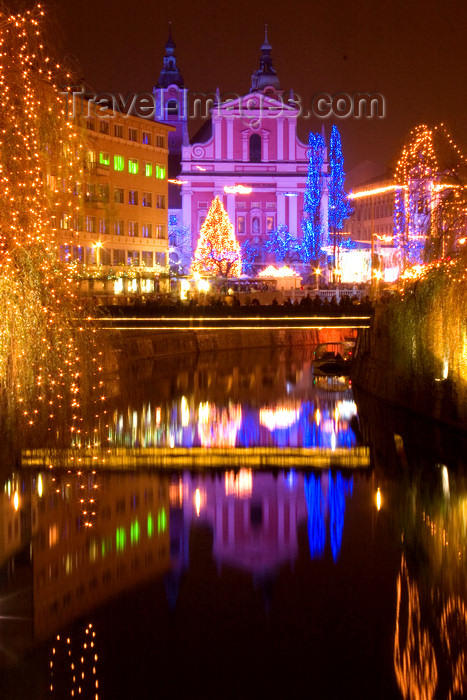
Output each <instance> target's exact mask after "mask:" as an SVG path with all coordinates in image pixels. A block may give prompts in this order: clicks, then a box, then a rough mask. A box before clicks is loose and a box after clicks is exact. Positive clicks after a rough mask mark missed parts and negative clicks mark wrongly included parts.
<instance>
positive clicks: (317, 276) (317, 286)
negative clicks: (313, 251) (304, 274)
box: [314, 267, 321, 289]
mask: <svg viewBox="0 0 467 700" xmlns="http://www.w3.org/2000/svg"><path fill="white" fill-rule="evenodd" d="M314 272H315V275H316V289H319V276H320V274H321V269H320V268H319V267H316V268H315V271H314Z"/></svg>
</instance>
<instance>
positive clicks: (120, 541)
mask: <svg viewBox="0 0 467 700" xmlns="http://www.w3.org/2000/svg"><path fill="white" fill-rule="evenodd" d="M125 545H126V532H125V528H124V527H118V528H117V531H116V533H115V546H116V549H117V552H122V551H123V550H124V549H125Z"/></svg>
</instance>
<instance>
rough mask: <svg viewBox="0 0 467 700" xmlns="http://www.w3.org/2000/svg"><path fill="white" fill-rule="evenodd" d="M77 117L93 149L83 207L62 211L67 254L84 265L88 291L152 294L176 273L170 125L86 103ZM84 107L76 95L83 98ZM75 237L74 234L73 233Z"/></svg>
mask: <svg viewBox="0 0 467 700" xmlns="http://www.w3.org/2000/svg"><path fill="white" fill-rule="evenodd" d="M80 105H81V109H79V110H78V114H77V117H76V118H77V122H78V123H79V124H80V126H81V127H82V128H83V130H84V136H85V138H86V141H87V144H86V148H87V153H86V158H85V163H84V175H83V182H82V183H81V185H80V186H81V188H82V190H81V194H82V197H81V201H82V207H81V211H80V213H79V214H78V215H76V216H70V215H69V214H67V213H63V214H59V215H58V217H57V218H58V220H57V222H56V226H57V232H58V243H59V246H60V256H61V258H62V260H66V261H69V262H72V263H74V264H75V265H76V267H75V273H76V276H77V278H78V279H79V280H80V288H81V290H82V291H85V292H86V291H91V292H95V293H104V294H106V293H108V294H115V293H116V294H119V293H138V292H141V293H144V292H147V293H149V292H152V291H154V290H158V289H159V283H160V276H161V274H163V273H166V272H167V271H168V216H167V211H168V190H167V173H168V133H169V131H171V130H173V128H172V127H170V126H167V125H166V124H159V123H158V122H154V121H152V120H149V119H142V118H140V117H135V116H130V115H127V114H124V113H119V112H115V111H107V112H106V114H105V116H100V115H98V114H97V113H96V106H95V104H94V103H93V102H87V101H85V100H84V101H81V102H80ZM75 112H76V99H75ZM71 232H72V233H73V235H72V236H71V237H70V233H71Z"/></svg>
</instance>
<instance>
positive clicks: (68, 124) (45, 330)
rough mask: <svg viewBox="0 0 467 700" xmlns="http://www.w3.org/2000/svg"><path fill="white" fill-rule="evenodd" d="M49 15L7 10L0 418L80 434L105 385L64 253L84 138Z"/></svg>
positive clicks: (2, 71)
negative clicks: (70, 106)
mask: <svg viewBox="0 0 467 700" xmlns="http://www.w3.org/2000/svg"><path fill="white" fill-rule="evenodd" d="M43 16H44V12H43V10H42V9H41V8H40V6H37V7H36V8H35V9H34V10H31V11H27V12H25V13H24V14H10V13H8V12H2V11H0V85H1V90H0V102H1V106H0V304H1V308H2V315H1V319H0V423H1V426H2V430H3V435H5V434H9V435H10V436H11V435H14V437H15V438H16V439H17V440H20V439H21V435H22V432H23V428H24V427H25V426H29V427H30V428H31V429H32V430H33V431H34V434H35V435H39V434H40V430H39V426H43V427H44V428H45V434H46V435H48V436H51V435H53V436H54V438H55V437H57V436H59V435H62V436H65V439H69V438H70V436H71V438H72V442H73V443H75V444H76V443H79V442H81V439H82V438H84V424H83V413H84V412H85V411H86V408H85V405H84V404H85V401H84V396H85V395H90V394H92V391H93V388H96V387H97V386H99V385H100V382H98V381H96V379H95V373H94V369H93V368H96V370H97V363H98V362H99V358H98V354H99V353H98V352H97V351H95V352H94V350H95V346H94V344H93V341H92V337H89V334H88V332H87V331H84V330H83V327H84V325H86V324H82V319H83V317H84V310H83V308H82V302H81V301H79V300H78V299H77V297H76V293H75V290H74V286H73V283H72V280H71V274H70V269H69V268H68V266H67V265H65V264H61V263H60V262H59V259H58V250H57V248H58V246H57V241H56V236H55V233H56V229H57V227H58V224H57V221H56V216H55V212H56V211H58V210H59V211H60V212H61V213H62V216H65V217H68V221H72V220H73V218H74V217H76V215H77V212H78V211H79V210H80V206H81V204H80V196H79V194H78V192H79V186H78V183H80V182H82V180H83V177H82V175H83V168H82V163H83V160H84V145H83V143H82V140H81V137H80V135H79V133H78V130H77V129H76V127H75V126H74V124H73V122H72V121H71V120H70V119H69V118H68V116H67V108H66V103H64V100H63V97H62V96H60V94H59V92H58V90H59V89H60V88H59V86H60V85H64V84H67V82H68V83H71V82H72V79H71V76H69V75H68V74H67V73H66V71H64V70H62V69H61V68H60V66H59V65H58V64H57V63H56V61H53V60H51V59H50V57H49V56H47V53H46V50H45V47H44V38H43V32H42V24H43V21H44V17H43ZM71 236H73V233H71ZM80 319H81V320H80ZM93 355H94V356H93ZM88 389H89V391H90V393H88ZM93 413H94V412H93ZM59 422H60V423H61V424H62V425H63V432H61V431H60V429H59ZM28 432H29V431H28ZM75 436H76V437H75ZM38 439H40V438H38Z"/></svg>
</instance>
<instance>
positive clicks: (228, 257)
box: [191, 197, 242, 277]
mask: <svg viewBox="0 0 467 700" xmlns="http://www.w3.org/2000/svg"><path fill="white" fill-rule="evenodd" d="M191 272H192V274H195V273H197V274H199V275H203V276H205V277H206V276H212V277H240V275H241V274H242V256H241V251H240V245H239V243H238V241H237V239H236V238H235V233H234V230H233V226H232V224H231V223H230V219H229V215H228V214H227V212H226V210H225V209H224V205H223V204H222V202H221V200H220V199H219V197H215V199H214V200H213V202H212V204H211V206H210V208H209V211H208V213H207V216H206V219H205V220H204V223H203V225H202V226H201V231H200V233H199V239H198V244H197V246H196V251H195V254H194V258H193V262H192V265H191Z"/></svg>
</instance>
